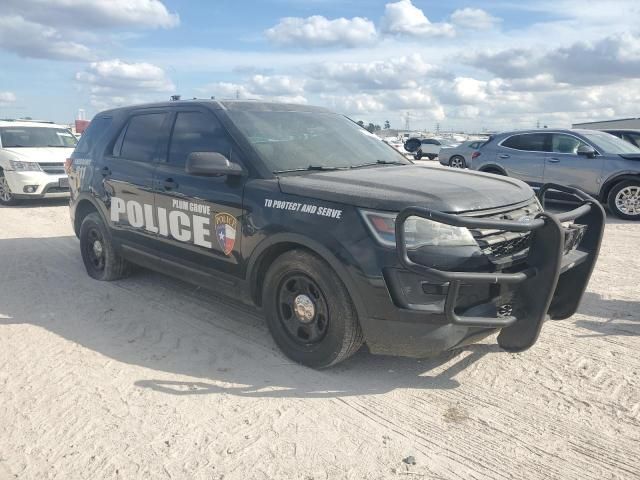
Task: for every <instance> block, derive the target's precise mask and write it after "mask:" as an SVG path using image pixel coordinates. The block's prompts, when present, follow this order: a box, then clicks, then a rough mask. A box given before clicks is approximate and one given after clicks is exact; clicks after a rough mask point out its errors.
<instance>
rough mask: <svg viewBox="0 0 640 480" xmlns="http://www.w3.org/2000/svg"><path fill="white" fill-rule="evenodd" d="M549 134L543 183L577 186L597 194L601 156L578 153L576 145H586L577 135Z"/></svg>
mask: <svg viewBox="0 0 640 480" xmlns="http://www.w3.org/2000/svg"><path fill="white" fill-rule="evenodd" d="M551 135H552V140H551V152H550V153H549V154H548V155H547V160H546V163H547V164H546V167H545V170H544V181H545V183H548V182H553V183H559V184H561V185H568V186H570V187H578V188H580V189H581V190H584V191H585V192H587V193H590V194H597V193H598V191H599V187H600V185H599V183H598V181H599V179H600V175H601V172H602V167H603V157H602V156H601V155H596V156H595V157H594V158H589V157H586V156H584V155H578V153H577V152H578V147H580V146H581V145H586V142H584V141H583V140H581V139H580V138H578V137H575V136H573V135H568V134H565V133H553V134H551ZM594 148H595V147H594Z"/></svg>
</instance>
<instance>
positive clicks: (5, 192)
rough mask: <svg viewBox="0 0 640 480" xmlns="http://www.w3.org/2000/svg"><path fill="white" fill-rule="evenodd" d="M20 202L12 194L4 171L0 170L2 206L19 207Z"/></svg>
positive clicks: (0, 203) (0, 198)
mask: <svg viewBox="0 0 640 480" xmlns="http://www.w3.org/2000/svg"><path fill="white" fill-rule="evenodd" d="M17 204H18V200H17V199H16V197H14V196H13V194H12V193H11V189H10V188H9V184H8V183H7V180H6V179H5V177H4V170H2V169H1V168H0V205H4V206H7V207H9V206H11V205H17Z"/></svg>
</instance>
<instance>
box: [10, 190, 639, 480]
mask: <svg viewBox="0 0 640 480" xmlns="http://www.w3.org/2000/svg"><path fill="white" fill-rule="evenodd" d="M639 245H640V223H636V224H632V223H629V222H622V221H618V220H615V219H612V218H610V219H609V222H608V225H607V231H606V237H605V241H604V246H603V251H602V255H601V258H600V261H599V263H598V265H597V270H596V273H595V275H594V277H593V279H592V282H591V285H590V286H589V291H588V293H587V294H586V297H585V298H584V301H583V304H582V306H581V308H580V313H579V314H577V315H575V316H574V317H572V318H571V319H569V320H567V321H562V322H548V323H547V324H546V325H545V327H544V329H543V332H542V335H541V338H540V340H539V342H538V343H537V344H536V345H535V346H534V348H532V349H531V350H529V351H527V352H524V353H520V354H509V353H505V352H501V351H499V350H498V349H497V348H496V346H495V338H494V337H491V338H489V339H487V340H486V341H485V342H484V343H482V344H479V345H474V346H470V347H468V348H465V349H463V350H461V351H458V352H455V353H451V354H448V355H445V356H442V357H439V358H437V359H432V360H411V359H402V358H393V357H377V356H373V355H370V354H369V353H367V352H366V351H362V352H359V353H358V354H357V355H356V356H355V357H354V358H352V359H351V360H349V361H347V362H346V363H344V364H342V365H340V366H338V367H337V368H333V369H331V370H327V371H320V372H318V371H313V370H309V369H307V368H304V367H301V366H298V365H295V364H292V363H291V362H290V361H288V360H287V359H286V358H285V357H284V356H282V355H281V354H280V353H279V351H278V350H277V349H276V347H275V345H274V343H273V341H272V340H271V338H270V336H269V334H268V332H267V329H266V327H265V325H264V323H263V321H262V319H261V317H260V315H259V313H257V312H255V311H253V310H251V309H249V308H246V307H243V306H241V305H238V304H236V303H234V302H232V301H229V300H225V299H224V298H217V297H216V296H214V295H212V294H211V293H209V292H206V291H202V290H199V289H196V288H194V287H193V286H191V285H188V284H185V283H182V282H179V281H176V280H173V279H171V278H167V277H165V276H162V275H160V274H155V273H151V272H148V271H141V272H139V273H137V274H136V275H135V276H133V277H131V278H129V279H127V280H123V281H119V282H115V283H99V282H96V281H94V280H91V279H90V278H89V277H88V276H87V275H86V273H85V271H84V267H83V265H82V261H81V258H80V253H79V247H78V241H77V240H76V238H75V236H74V235H73V233H72V230H71V227H70V224H69V220H68V213H67V207H66V206H65V204H64V203H61V202H57V203H50V202H48V203H45V202H43V203H39V204H36V205H32V206H28V207H22V208H2V209H0V479H2V480H4V479H12V478H20V479H49V478H60V479H92V480H93V479H102V478H109V479H116V478H120V479H138V478H142V479H164V478H172V479H222V478H224V479H243V480H244V479H254V478H255V479H281V478H282V479H342V478H347V479H387V478H392V479H393V478H398V479H412V478H426V479H527V480H536V479H550V478H551V479H580V480H588V479H594V480H603V479H631V478H640V388H639V386H640V373H639V372H640V290H639V288H640V287H639V283H640V276H639V273H640V255H639V249H638V246H639ZM409 456H413V457H414V458H415V465H409V464H407V463H404V462H403V459H406V458H407V457H409Z"/></svg>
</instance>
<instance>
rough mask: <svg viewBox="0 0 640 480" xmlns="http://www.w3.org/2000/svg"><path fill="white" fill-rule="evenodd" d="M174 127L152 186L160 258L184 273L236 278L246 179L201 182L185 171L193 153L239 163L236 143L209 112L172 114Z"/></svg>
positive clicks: (220, 178) (188, 110) (219, 178)
mask: <svg viewBox="0 0 640 480" xmlns="http://www.w3.org/2000/svg"><path fill="white" fill-rule="evenodd" d="M172 121H173V128H172V133H171V138H170V142H169V147H168V151H167V155H166V159H165V161H164V162H160V163H159V164H158V167H157V170H156V173H155V180H154V188H155V192H156V207H157V213H158V217H159V226H160V227H161V229H160V233H159V236H158V238H159V241H160V243H161V244H162V250H163V255H164V256H166V257H167V258H169V259H174V260H175V261H179V263H180V264H181V265H183V266H184V267H187V268H194V269H198V270H203V271H205V272H209V273H214V272H222V273H226V274H229V275H232V276H234V277H240V276H241V274H242V272H241V266H242V258H241V253H240V242H241V240H242V239H241V231H242V230H241V226H242V225H241V223H242V219H243V209H242V193H243V189H244V183H245V178H246V177H230V176H229V177H228V176H225V175H220V176H215V177H203V176H195V175H190V174H188V173H187V172H186V170H185V164H186V161H187V157H188V156H189V154H190V153H192V152H217V153H221V154H222V155H224V156H226V157H227V158H228V159H230V160H231V161H233V162H236V163H241V162H240V160H239V158H238V156H237V152H236V149H235V147H234V143H233V141H232V139H231V138H230V137H229V135H228V134H227V132H226V131H225V129H224V128H223V126H222V125H221V123H220V122H219V120H218V119H217V118H216V117H215V115H214V114H213V113H212V112H210V111H208V110H205V109H202V110H200V109H197V108H195V107H193V108H190V107H184V108H180V109H176V111H175V113H174V114H173V117H172ZM165 219H166V220H165Z"/></svg>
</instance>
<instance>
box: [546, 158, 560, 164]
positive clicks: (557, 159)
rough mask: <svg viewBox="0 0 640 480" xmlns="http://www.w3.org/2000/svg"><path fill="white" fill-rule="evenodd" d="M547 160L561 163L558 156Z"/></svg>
mask: <svg viewBox="0 0 640 480" xmlns="http://www.w3.org/2000/svg"><path fill="white" fill-rule="evenodd" d="M547 160H548V161H549V163H560V159H559V158H556V157H551V158H549V159H547Z"/></svg>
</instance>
